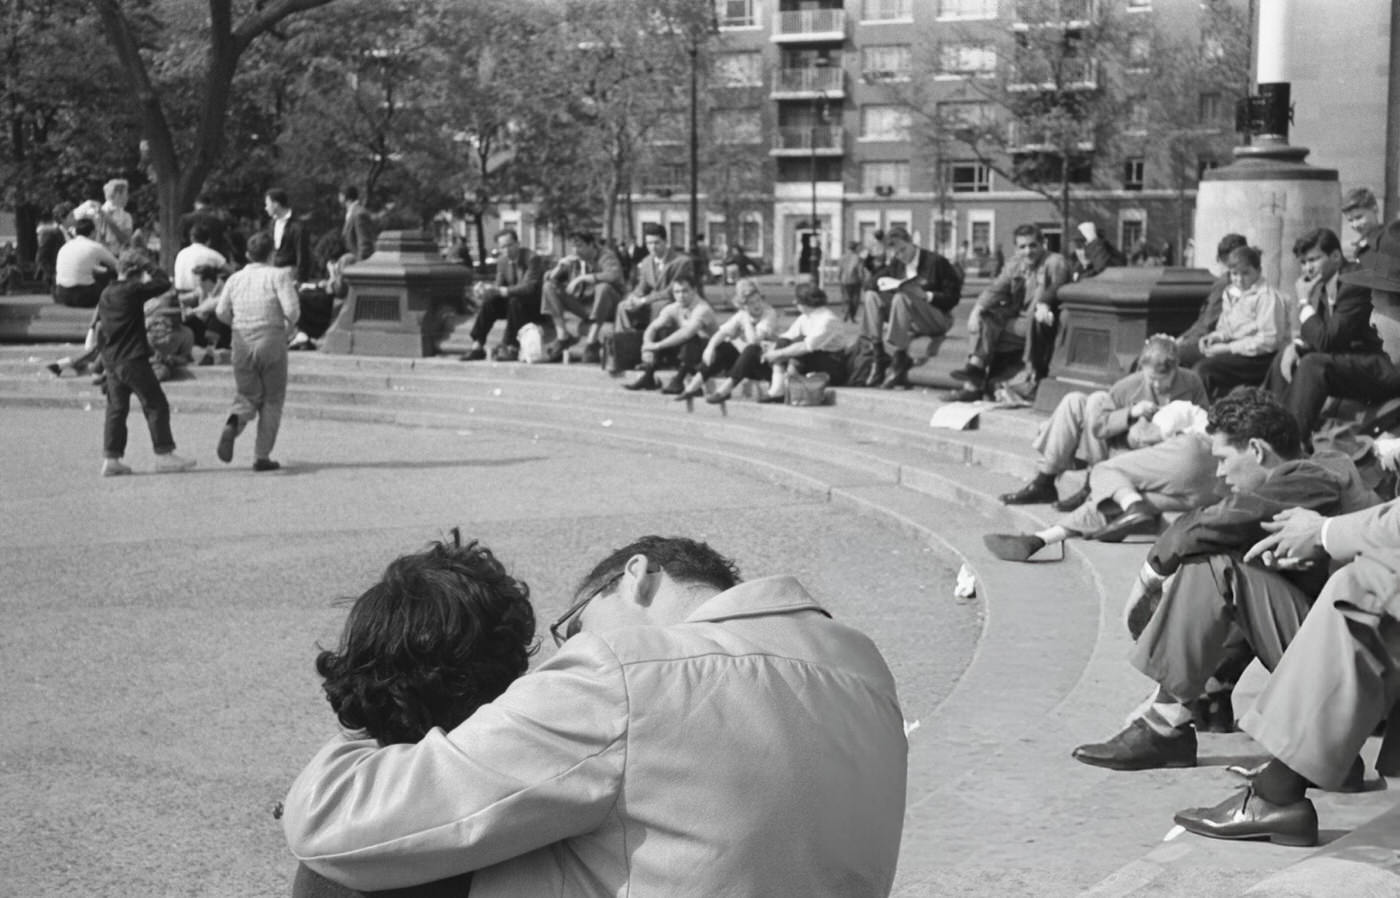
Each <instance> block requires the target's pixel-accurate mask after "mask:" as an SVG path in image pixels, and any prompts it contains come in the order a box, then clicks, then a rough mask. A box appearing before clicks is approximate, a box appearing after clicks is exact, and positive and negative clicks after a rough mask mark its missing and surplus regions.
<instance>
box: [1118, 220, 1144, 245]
mask: <svg viewBox="0 0 1400 898" xmlns="http://www.w3.org/2000/svg"><path fill="white" fill-rule="evenodd" d="M1118 229H1119V231H1121V232H1122V236H1121V237H1119V239H1118V245H1119V246H1121V247H1123V251H1124V252H1132V251H1133V248H1134V247H1136V246H1137V245H1138V244H1139V243H1141V242H1142V235H1143V233H1144V232H1145V231H1144V228H1143V223H1142V219H1140V218H1125V219H1123V221H1121V222H1119V223H1118Z"/></svg>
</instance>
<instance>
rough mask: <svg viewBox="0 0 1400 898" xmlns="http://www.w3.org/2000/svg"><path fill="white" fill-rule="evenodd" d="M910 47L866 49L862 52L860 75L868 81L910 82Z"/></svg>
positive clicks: (895, 45)
mask: <svg viewBox="0 0 1400 898" xmlns="http://www.w3.org/2000/svg"><path fill="white" fill-rule="evenodd" d="M909 72H910V62H909V45H908V44H891V45H886V46H874V47H865V48H863V49H862V50H861V51H860V73H861V75H862V77H864V78H865V80H866V81H908V80H909Z"/></svg>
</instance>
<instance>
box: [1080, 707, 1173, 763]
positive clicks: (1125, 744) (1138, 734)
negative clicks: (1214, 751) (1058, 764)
mask: <svg viewBox="0 0 1400 898" xmlns="http://www.w3.org/2000/svg"><path fill="white" fill-rule="evenodd" d="M1074 759H1075V760H1076V761H1082V762H1083V763H1085V764H1089V765H1091V766H1093V767H1107V768H1108V769H1109V770H1156V769H1158V768H1161V767H1195V766H1196V731H1195V730H1193V729H1192V728H1190V727H1179V728H1178V729H1177V731H1176V735H1174V736H1163V735H1162V734H1161V733H1159V732H1157V731H1156V730H1154V729H1152V727H1150V726H1148V725H1147V721H1145V720H1143V719H1142V718H1141V717H1139V718H1136V719H1135V720H1133V722H1132V723H1130V724H1128V726H1127V728H1126V729H1124V730H1123V731H1122V732H1120V733H1119V734H1118V735H1116V736H1114V737H1113V738H1112V739H1110V740H1108V741H1107V742H1091V743H1088V744H1086V745H1081V746H1079V747H1078V748H1076V749H1075V750H1074Z"/></svg>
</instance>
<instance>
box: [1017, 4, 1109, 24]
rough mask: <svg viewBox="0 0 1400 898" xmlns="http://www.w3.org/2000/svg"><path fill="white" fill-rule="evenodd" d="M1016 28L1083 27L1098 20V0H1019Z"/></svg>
mask: <svg viewBox="0 0 1400 898" xmlns="http://www.w3.org/2000/svg"><path fill="white" fill-rule="evenodd" d="M1016 18H1017V20H1018V21H1017V22H1016V26H1021V27H1024V26H1042V25H1056V26H1060V27H1074V26H1083V25H1086V24H1088V23H1090V22H1094V21H1097V20H1098V18H1099V0H1021V2H1018V3H1017V4H1016Z"/></svg>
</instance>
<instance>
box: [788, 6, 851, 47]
mask: <svg viewBox="0 0 1400 898" xmlns="http://www.w3.org/2000/svg"><path fill="white" fill-rule="evenodd" d="M845 39H846V11H845V10H844V9H801V10H793V11H790V12H780V13H777V14H775V15H774V16H773V34H772V36H771V37H770V38H769V40H771V41H772V42H773V43H775V44H795V43H802V42H808V41H810V42H819V41H820V42H826V41H844V40H845Z"/></svg>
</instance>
